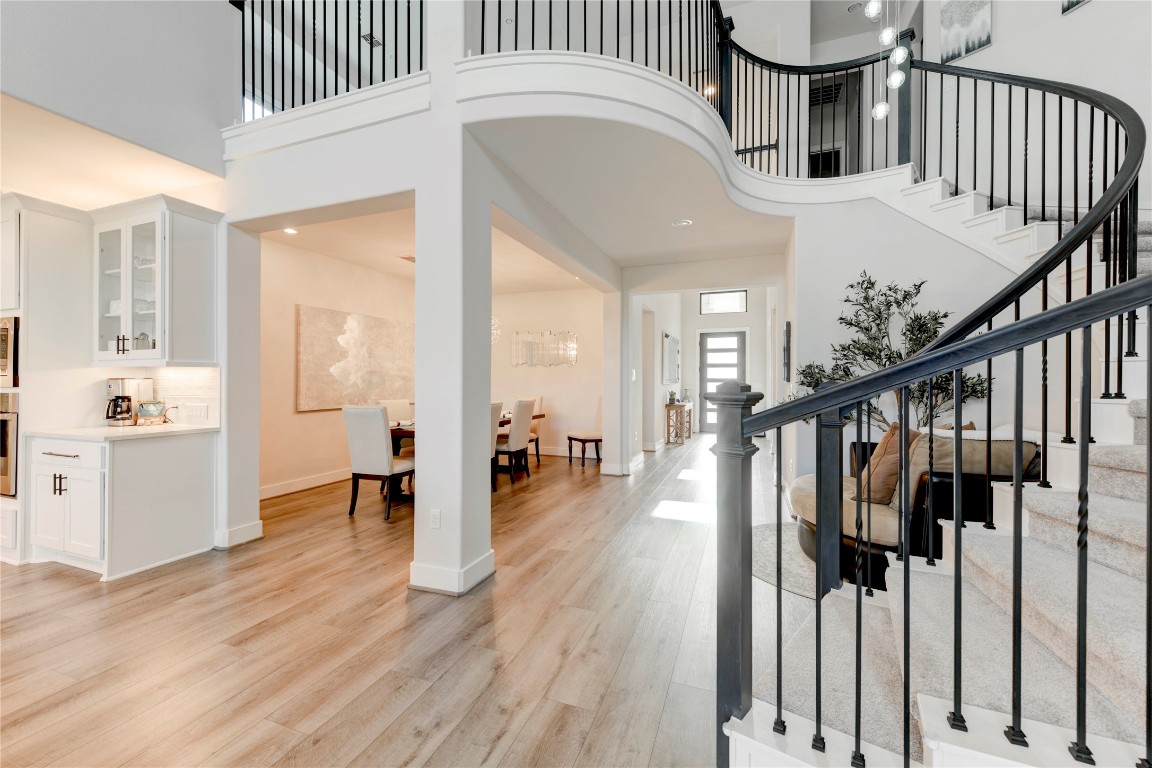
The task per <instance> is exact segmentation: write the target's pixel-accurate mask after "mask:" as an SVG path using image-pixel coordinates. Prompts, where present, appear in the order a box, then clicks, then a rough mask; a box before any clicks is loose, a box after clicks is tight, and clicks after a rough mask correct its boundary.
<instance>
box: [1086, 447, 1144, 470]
mask: <svg viewBox="0 0 1152 768" xmlns="http://www.w3.org/2000/svg"><path fill="white" fill-rule="evenodd" d="M1088 461H1089V464H1090V465H1091V466H1097V467H1109V468H1111V469H1122V470H1124V471H1125V472H1145V471H1147V469H1148V451H1147V449H1145V448H1141V447H1140V446H1138V445H1099V446H1095V445H1094V446H1092V450H1091V451H1090V452H1089V454H1088Z"/></svg>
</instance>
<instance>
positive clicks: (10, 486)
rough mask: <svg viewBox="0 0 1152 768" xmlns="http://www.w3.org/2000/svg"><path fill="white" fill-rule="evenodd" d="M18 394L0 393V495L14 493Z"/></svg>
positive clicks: (17, 441)
mask: <svg viewBox="0 0 1152 768" xmlns="http://www.w3.org/2000/svg"><path fill="white" fill-rule="evenodd" d="M19 402H20V396H19V395H17V394H13V393H8V392H5V393H4V394H0V496H15V495H16V450H17V444H18V443H19V440H17V439H16V426H17V424H16V419H17V411H19V407H18V404H19Z"/></svg>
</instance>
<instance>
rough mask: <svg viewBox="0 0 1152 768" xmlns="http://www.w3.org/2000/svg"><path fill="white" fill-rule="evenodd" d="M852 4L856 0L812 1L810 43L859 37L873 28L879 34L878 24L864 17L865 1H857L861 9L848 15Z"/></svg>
mask: <svg viewBox="0 0 1152 768" xmlns="http://www.w3.org/2000/svg"><path fill="white" fill-rule="evenodd" d="M854 2H856V0H812V6H811V7H812V33H811V34H812V42H813V43H826V42H828V41H829V40H838V39H840V38H842V37H851V36H852V35H859V34H861V33H863V32H868V31H870V30H872V29H873V28H875V29H876V34H880V24H879V22H873V21H872V20H871V19H869V18H868V17H866V16H865V15H864V8H863V5H864V2H866V0H859V2H860V6H861V7H860V8H859V9H857V11H856V12H855V13H848V6H850V5H852V4H853V3H854ZM893 7H895V3H893ZM877 45H879V44H877Z"/></svg>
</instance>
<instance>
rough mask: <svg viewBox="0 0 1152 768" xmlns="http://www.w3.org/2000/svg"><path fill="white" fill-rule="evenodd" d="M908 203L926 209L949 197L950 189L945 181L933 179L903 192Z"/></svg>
mask: <svg viewBox="0 0 1152 768" xmlns="http://www.w3.org/2000/svg"><path fill="white" fill-rule="evenodd" d="M903 193H904V198H905V199H906V200H908V202H910V203H913V204H915V205H919V206H922V207H924V208H927V207H929V206H930V205H932V204H933V203H938V202H940V201H941V200H943V199H944V198H945V197H946V196H947V195H948V187H947V185H946V184H945V182H944V180H943V179H931V180H929V181H925V182H922V183H920V184H916V185H915V186H912V187H909V188H907V189H905V190H903Z"/></svg>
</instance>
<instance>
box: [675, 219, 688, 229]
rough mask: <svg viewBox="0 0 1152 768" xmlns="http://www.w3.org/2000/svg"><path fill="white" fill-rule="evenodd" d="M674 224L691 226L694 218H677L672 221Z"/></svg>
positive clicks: (676, 225)
mask: <svg viewBox="0 0 1152 768" xmlns="http://www.w3.org/2000/svg"><path fill="white" fill-rule="evenodd" d="M672 226H674V227H690V226H692V219H677V220H676V221H674V222H672Z"/></svg>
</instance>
